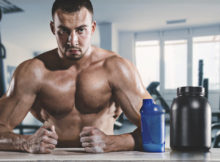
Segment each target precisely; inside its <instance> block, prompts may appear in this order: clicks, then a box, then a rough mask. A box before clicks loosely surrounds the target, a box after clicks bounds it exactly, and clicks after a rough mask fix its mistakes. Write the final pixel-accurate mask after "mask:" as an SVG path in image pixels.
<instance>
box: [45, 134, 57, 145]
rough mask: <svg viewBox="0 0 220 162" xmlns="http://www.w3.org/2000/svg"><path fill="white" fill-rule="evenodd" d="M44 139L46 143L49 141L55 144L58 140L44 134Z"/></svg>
mask: <svg viewBox="0 0 220 162" xmlns="http://www.w3.org/2000/svg"><path fill="white" fill-rule="evenodd" d="M42 141H43V142H45V143H48V144H53V145H56V144H57V140H55V139H53V138H49V137H48V136H43V137H42Z"/></svg>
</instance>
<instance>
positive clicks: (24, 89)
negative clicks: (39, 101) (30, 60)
mask: <svg viewBox="0 0 220 162" xmlns="http://www.w3.org/2000/svg"><path fill="white" fill-rule="evenodd" d="M28 75H29V76H28ZM33 79H34V76H33V75H32V73H30V72H28V71H27V72H25V71H24V69H23V68H22V67H19V69H17V70H16V71H15V74H14V76H13V78H12V80H11V83H10V86H9V89H8V91H7V93H6V94H5V95H4V96H3V97H2V98H1V99H0V128H1V131H11V130H12V129H13V128H14V127H15V126H16V125H18V124H19V123H20V122H21V121H22V120H23V119H24V117H25V116H26V114H27V113H28V111H29V110H30V108H31V106H32V104H33V102H34V100H35V98H36V87H35V86H34V82H35V81H33Z"/></svg>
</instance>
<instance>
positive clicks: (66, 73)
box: [0, 8, 151, 153]
mask: <svg viewBox="0 0 220 162" xmlns="http://www.w3.org/2000/svg"><path fill="white" fill-rule="evenodd" d="M91 22H92V18H91V14H90V13H89V11H88V10H87V9H85V8H81V9H80V11H78V12H74V13H65V12H63V11H61V10H58V11H56V14H55V17H54V22H51V30H52V32H53V34H54V35H55V37H56V39H57V44H58V48H56V49H53V50H51V51H48V52H45V53H43V54H41V55H39V56H38V57H36V58H33V59H30V60H27V61H25V62H23V63H22V64H21V65H19V66H18V68H17V69H16V71H15V73H14V75H13V78H12V81H11V84H10V87H9V89H8V91H7V93H6V94H5V95H4V96H3V97H2V98H1V99H0V150H14V151H26V152H30V153H50V152H51V151H52V150H53V149H54V148H55V147H84V148H85V150H86V151H87V152H96V153H97V152H110V151H122V150H134V149H135V148H136V149H138V148H139V149H140V148H141V134H140V113H139V110H140V107H141V104H142V99H144V98H151V96H150V95H149V94H148V92H147V91H146V90H145V88H144V86H143V84H142V82H141V79H140V77H139V74H138V72H137V70H136V68H135V67H134V65H132V64H131V63H130V62H129V61H127V60H125V59H123V58H121V57H120V56H119V55H117V54H115V53H113V52H111V51H107V50H104V49H101V48H97V47H95V46H92V45H91V44H90V43H91V36H92V34H93V33H94V31H95V22H92V23H91ZM29 111H30V112H31V113H32V114H33V115H34V116H35V117H36V118H37V119H38V120H40V121H42V122H43V123H44V125H43V126H42V127H41V128H40V129H39V130H38V131H37V132H36V133H35V134H33V135H18V134H14V133H13V132H12V130H13V128H14V127H15V126H16V125H18V124H19V123H20V122H21V121H22V120H23V119H24V117H25V116H26V114H27V113H28V112H29ZM122 111H123V112H124V114H125V115H126V116H127V118H128V119H129V120H130V121H131V122H133V123H134V124H135V125H137V127H138V128H137V130H136V131H134V132H133V133H128V134H122V135H114V134H113V126H114V122H115V121H116V119H117V117H118V116H119V115H120V114H121V113H122Z"/></svg>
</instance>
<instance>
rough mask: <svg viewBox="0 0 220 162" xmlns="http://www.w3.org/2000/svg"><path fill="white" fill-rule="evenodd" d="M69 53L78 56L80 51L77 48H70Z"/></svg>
mask: <svg viewBox="0 0 220 162" xmlns="http://www.w3.org/2000/svg"><path fill="white" fill-rule="evenodd" d="M67 52H68V53H71V54H78V53H79V52H80V50H79V49H76V48H69V49H67Z"/></svg>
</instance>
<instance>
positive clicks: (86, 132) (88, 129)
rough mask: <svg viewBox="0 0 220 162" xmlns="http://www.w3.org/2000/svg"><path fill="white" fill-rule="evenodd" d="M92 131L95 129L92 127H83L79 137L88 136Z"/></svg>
mask: <svg viewBox="0 0 220 162" xmlns="http://www.w3.org/2000/svg"><path fill="white" fill-rule="evenodd" d="M94 131H95V128H94V127H84V128H83V130H82V132H81V133H80V137H83V136H90V135H92V134H93V133H94Z"/></svg>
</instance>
